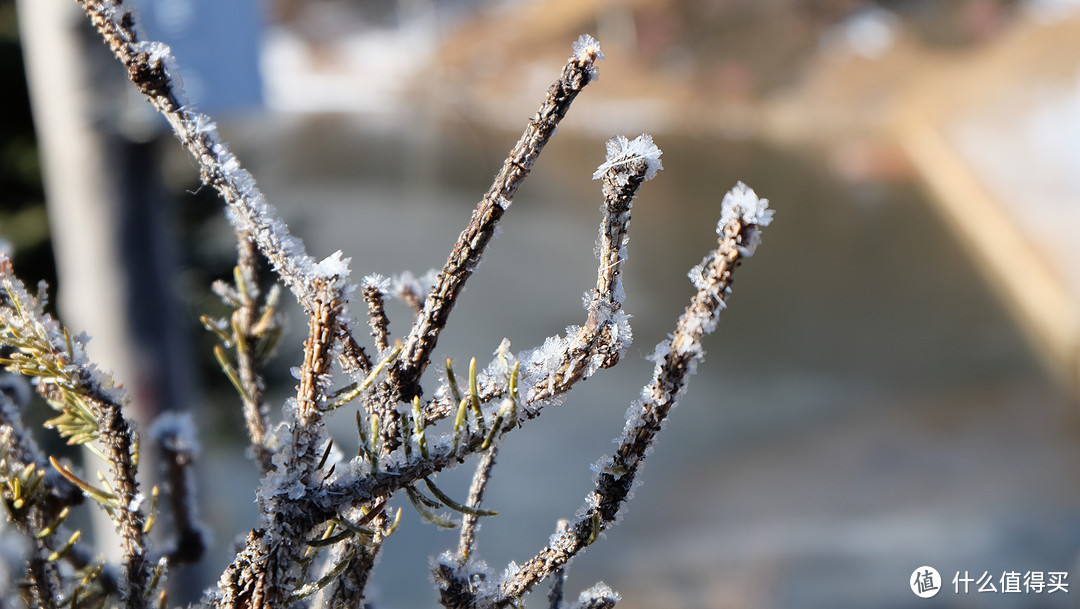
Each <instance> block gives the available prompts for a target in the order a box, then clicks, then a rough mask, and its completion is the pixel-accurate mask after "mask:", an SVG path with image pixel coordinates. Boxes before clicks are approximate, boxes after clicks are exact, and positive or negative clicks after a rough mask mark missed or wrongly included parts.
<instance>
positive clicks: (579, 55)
mask: <svg viewBox="0 0 1080 609" xmlns="http://www.w3.org/2000/svg"><path fill="white" fill-rule="evenodd" d="M574 59H575V60H577V61H579V62H581V63H583V64H585V65H587V66H589V68H588V72H587V73H588V75H589V82H592V81H594V80H596V79H597V78H599V77H600V72H599V70H597V69H596V65H595V64H596V61H597V60H603V59H604V53H603V51H601V50H600V42H599V41H598V40H597V39H595V38H593V37H592V36H590V35H588V34H582V35H581V36H580V37H578V39H577V40H575V41H574Z"/></svg>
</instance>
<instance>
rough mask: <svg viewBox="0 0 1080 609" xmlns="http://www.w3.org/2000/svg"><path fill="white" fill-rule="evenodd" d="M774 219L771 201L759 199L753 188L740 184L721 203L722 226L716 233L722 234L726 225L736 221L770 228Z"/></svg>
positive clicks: (718, 226)
mask: <svg viewBox="0 0 1080 609" xmlns="http://www.w3.org/2000/svg"><path fill="white" fill-rule="evenodd" d="M772 217H773V210H771V209H769V200H768V199H762V198H760V197H758V196H757V193H755V192H754V189H753V188H750V187H749V186H747V185H746V184H743V183H742V182H738V183H737V184H735V188H732V189H731V190H730V191H728V193H727V194H726V195H724V200H723V201H721V202H720V224H719V225H717V227H716V232H717V234H720V233H722V232H723V228H724V225H725V224H727V223H728V222H731V221H732V220H735V219H739V220H741V221H742V222H745V223H746V224H756V225H758V226H768V225H769V223H770V222H772Z"/></svg>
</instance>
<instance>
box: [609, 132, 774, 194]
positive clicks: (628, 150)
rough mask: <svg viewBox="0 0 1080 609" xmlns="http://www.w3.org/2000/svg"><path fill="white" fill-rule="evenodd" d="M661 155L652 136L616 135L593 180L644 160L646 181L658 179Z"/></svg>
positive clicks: (610, 142)
mask: <svg viewBox="0 0 1080 609" xmlns="http://www.w3.org/2000/svg"><path fill="white" fill-rule="evenodd" d="M661 154H663V152H662V151H661V150H660V149H659V148H657V147H656V144H654V143H653V140H652V136H651V135H648V134H642V135H639V136H637V137H636V138H634V139H633V140H628V139H626V137H625V136H622V135H616V136H615V137H613V138H611V139H610V140H608V142H607V158H606V159H605V160H604V163H603V164H602V165H600V166H599V167H597V168H596V171H595V172H593V175H592V178H593V179H594V180H599V179H600V178H601V177H603V176H604V172H606V171H607V170H608V169H611V168H612V167H621V166H625V165H629V164H630V163H632V162H634V161H636V160H643V161H645V180H651V179H653V178H655V177H656V172H658V171H660V170H661V169H663V168H664V166H663V165H662V164H661V163H660V155H661ZM751 192H753V191H751Z"/></svg>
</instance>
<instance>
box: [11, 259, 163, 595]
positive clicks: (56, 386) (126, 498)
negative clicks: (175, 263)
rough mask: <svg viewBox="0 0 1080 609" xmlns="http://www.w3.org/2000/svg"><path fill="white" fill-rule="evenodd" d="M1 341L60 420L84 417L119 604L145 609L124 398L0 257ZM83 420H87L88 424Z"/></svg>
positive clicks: (145, 569) (140, 518)
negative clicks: (108, 504)
mask: <svg viewBox="0 0 1080 609" xmlns="http://www.w3.org/2000/svg"><path fill="white" fill-rule="evenodd" d="M0 339H2V342H4V343H5V344H8V345H11V346H14V347H16V349H17V350H18V353H17V354H13V355H12V356H11V358H9V360H8V362H7V366H8V369H9V370H11V371H15V372H19V373H22V374H29V375H32V376H36V377H38V383H37V390H38V392H39V393H40V394H41V395H42V396H43V397H44V398H45V399H46V400H48V401H49V402H50V403H51V404H53V405H54V407H55V408H56V409H57V410H60V411H61V412H62V413H63V414H62V417H72V418H71V420H72V421H73V422H74V418H73V417H74V416H75V415H74V414H73V413H72V411H71V409H72V408H76V407H77V408H78V409H79V412H80V413H82V415H83V416H84V417H85V418H84V419H83V421H84V422H83V427H82V429H83V431H82V432H81V433H80V434H79V436H78V437H76V436H72V440H77V443H91V442H93V441H94V440H95V439H96V442H97V445H99V446H100V452H101V454H102V456H103V457H104V458H105V459H106V460H107V461H108V463H109V465H110V468H109V469H110V472H111V474H112V475H111V483H112V485H111V486H112V491H111V492H112V494H113V495H114V496H115V505H116V509H114V510H112V513H111V515H112V516H113V519H114V521H115V523H116V525H117V528H118V531H119V533H120V542H121V551H122V554H123V567H122V574H121V575H122V580H121V584H122V585H121V586H120V592H121V604H122V606H124V607H127V608H131V609H135V608H138V607H144V606H145V603H146V598H145V597H146V594H147V593H148V591H149V590H148V586H149V583H150V564H149V563H148V562H147V560H146V549H147V548H146V534H145V531H144V525H145V523H146V516H145V514H144V513H143V511H142V509H141V503H142V495H141V494H140V493H139V483H138V480H137V479H136V472H137V467H136V465H135V463H136V459H137V455H136V454H135V450H136V446H135V433H134V430H133V429H132V426H131V424H130V422H129V421H128V420H127V419H126V418H125V417H124V415H123V413H122V412H121V408H122V404H123V403H124V401H125V399H126V397H125V395H124V394H123V392H122V391H120V390H119V389H117V388H115V387H114V386H113V383H112V380H111V379H110V378H109V377H108V376H106V375H104V374H102V373H100V372H98V370H97V368H96V367H95V366H94V365H93V364H92V363H90V361H89V359H88V358H87V357H86V352H85V349H84V346H83V344H82V342H83V341H82V340H80V339H78V338H75V339H71V338H70V335H69V334H68V333H67V331H66V330H64V329H63V328H62V327H61V326H60V325H59V324H58V323H56V322H55V321H54V320H53V319H52V317H50V316H49V315H47V314H46V313H45V312H44V311H43V310H42V303H41V301H40V300H39V299H37V298H33V297H31V296H30V295H29V294H27V292H26V289H25V287H23V284H22V282H20V281H19V280H18V278H16V277H15V274H14V270H13V269H12V266H11V261H10V260H9V259H8V257H7V256H6V255H5V254H3V253H0ZM86 419H92V421H87V420H86Z"/></svg>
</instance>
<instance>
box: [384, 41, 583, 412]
mask: <svg viewBox="0 0 1080 609" xmlns="http://www.w3.org/2000/svg"><path fill="white" fill-rule="evenodd" d="M589 40H592V39H591V38H590V39H589ZM595 42H596V41H595V40H592V42H588V41H586V43H587V44H585V46H581V45H580V44H575V47H574V55H573V56H572V57H570V59H569V60H568V61H567V63H566V65H565V66H564V67H563V71H562V75H561V76H560V77H559V79H558V80H557V81H555V82H554V83H553V84H552V85H551V87H549V88H548V92H547V99H546V100H544V103H543V104H542V105H541V106H540V109H539V110H537V112H536V115H535V116H533V118H532V120H530V121H529V125H528V126H527V127H526V128H525V132H524V133H522V135H521V139H519V140H518V141H517V144H515V145H514V147H513V149H511V150H510V155H509V156H508V157H507V159H506V161H504V162H503V166H502V169H501V170H500V171H499V173H498V175H497V176H495V181H494V182H493V183H492V185H491V188H489V189H488V191H487V193H486V194H485V195H484V197H483V199H482V200H481V201H480V203H479V204H478V205H477V207H476V209H475V210H474V211H473V215H472V220H471V221H470V222H469V225H468V226H467V227H466V228H465V230H464V231H462V233H461V236H459V237H458V240H457V243H455V244H454V248H453V250H451V252H450V255H449V256H448V257H447V259H446V264H445V265H444V266H443V268H442V272H440V273H439V276H438V279H437V280H436V285H435V287H434V288H432V290H431V292H430V294H428V297H427V300H425V301H424V309H423V311H422V312H421V314H420V317H419V318H418V319H417V321H416V323H415V324H414V325H413V327H412V331H411V332H410V333H409V335H408V337H406V339H405V349H404V351H403V353H402V357H401V359H400V360H399V361H398V362H397V363H395V365H394V367H393V368H391V370H390V379H389V384H390V386H391V387H392V388H393V389H394V391H393V393H395V394H397V395H399V396H400V398H401V399H403V400H408V399H411V398H412V397H413V396H414V395H416V394H417V393H418V389H419V386H418V383H419V380H420V376H421V375H422V374H423V373H424V370H426V369H427V366H428V363H429V357H430V356H431V352H432V351H433V350H434V349H435V344H436V343H437V342H438V340H439V333H440V332H442V329H443V328H444V327H445V326H446V322H447V319H448V318H449V316H450V311H451V310H452V309H453V307H454V304H455V303H456V301H457V297H458V295H459V294H460V293H461V290H462V289H463V288H464V287H465V282H466V281H468V279H469V277H470V276H471V275H472V273H473V270H474V269H475V268H476V265H477V264H479V262H480V257H481V256H482V255H483V253H484V251H485V250H486V249H487V245H488V243H489V242H490V241H491V238H492V236H493V235H494V234H495V226H496V225H497V224H498V222H499V220H500V219H501V218H502V216H503V214H504V213H505V212H506V209H507V208H508V207H510V203H511V201H513V199H514V194H515V193H516V192H517V189H518V187H519V186H520V185H521V183H522V182H523V181H524V180H525V178H526V176H528V175H529V171H530V170H531V169H532V166H533V163H535V162H536V159H537V157H539V155H540V151H541V150H543V148H544V145H545V144H547V142H548V140H550V139H551V136H552V135H554V134H555V128H556V127H557V126H558V124H559V121H561V120H562V119H563V117H564V116H566V112H567V111H568V110H569V109H570V104H571V103H573V101H574V99H575V98H576V97H577V95H578V93H580V92H581V90H582V89H583V88H584V87H585V85H587V84H588V83H589V82H590V81H591V80H592V79H593V78H594V76H595V71H596V67H595V65H594V64H595V62H596V60H598V59H601V58H602V57H603V56H602V54H601V53H600V47H599V45H598V44H595ZM578 43H582V41H581V40H579V41H578Z"/></svg>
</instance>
